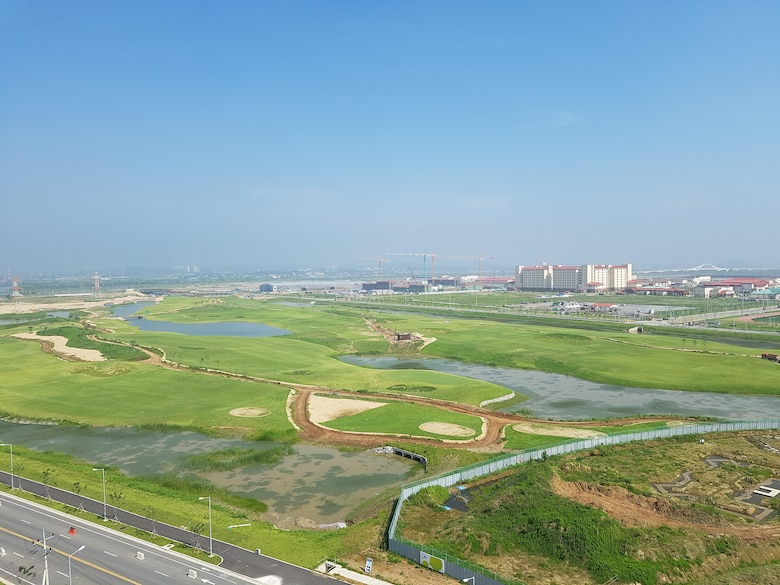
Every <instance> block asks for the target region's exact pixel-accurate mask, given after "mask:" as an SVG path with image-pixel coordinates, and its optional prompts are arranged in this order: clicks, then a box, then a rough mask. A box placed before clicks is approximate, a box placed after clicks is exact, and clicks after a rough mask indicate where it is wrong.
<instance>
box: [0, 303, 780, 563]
mask: <svg viewBox="0 0 780 585" xmlns="http://www.w3.org/2000/svg"><path fill="white" fill-rule="evenodd" d="M453 296H454V297H457V296H458V295H453ZM502 301H503V303H504V304H507V303H509V304H511V303H512V302H515V301H512V300H511V299H510V298H509V297H507V296H505V295H502V294H495V295H489V296H487V297H485V296H476V295H474V296H472V297H471V298H470V299H469V298H468V296H466V295H463V296H462V297H461V298H459V301H458V302H462V303H463V304H468V303H469V302H473V303H483V302H484V303H495V305H496V306H498V305H499V303H501V302H502ZM144 318H147V319H161V320H170V321H176V322H182V323H195V322H201V323H202V322H217V321H250V322H258V323H265V324H267V325H271V326H275V327H281V328H285V329H288V330H290V331H292V334H291V335H288V336H283V337H273V338H238V337H191V336H185V335H179V334H174V333H157V332H144V331H140V330H139V329H137V328H135V327H132V326H131V325H130V324H128V323H127V322H124V321H122V320H118V319H114V318H111V317H110V316H109V315H108V313H106V314H105V315H99V316H97V317H90V319H91V321H92V322H93V323H94V324H95V326H96V327H97V331H95V332H96V333H97V334H98V335H99V337H100V339H101V340H103V341H90V340H87V339H86V332H87V331H86V330H85V329H84V327H83V326H82V325H81V324H79V322H78V321H76V320H74V319H67V320H63V319H57V320H49V321H45V322H43V321H42V322H39V323H36V324H35V325H34V326H33V327H34V330H36V331H39V332H40V333H41V334H47V333H49V334H52V333H53V332H54V331H56V332H57V334H59V335H65V336H66V337H68V338H69V339H70V340H71V343H72V345H74V346H79V345H78V344H83V345H81V346H86V347H89V348H94V349H100V350H101V351H105V352H106V354H107V356H108V357H109V358H110V359H109V361H106V362H72V361H64V360H62V359H60V358H58V357H55V356H53V355H49V354H46V353H44V352H43V351H41V348H40V345H39V344H38V343H37V342H32V341H23V340H18V339H13V338H11V337H8V335H10V334H12V333H17V332H28V330H29V329H30V327H31V325H28V324H18V325H4V326H0V355H1V356H2V359H0V411H2V412H1V413H0V415H2V416H3V417H5V418H9V419H31V420H39V421H58V422H65V423H72V424H86V425H98V426H149V427H159V428H177V429H191V430H197V431H201V432H206V433H210V434H221V435H231V436H244V437H247V438H262V439H273V440H277V441H281V442H291V441H294V440H295V439H296V436H297V435H296V433H295V431H294V429H293V427H292V426H291V425H290V423H289V422H288V420H287V416H286V412H285V403H286V399H287V396H288V393H289V389H288V388H286V387H284V386H281V385H278V384H273V383H269V382H263V381H259V380H253V379H250V378H257V379H265V380H275V381H282V382H287V383H299V384H310V385H315V386H322V387H324V388H330V389H339V390H348V391H352V392H354V393H355V394H356V396H358V397H359V396H360V395H361V394H362V393H367V392H371V393H375V392H381V393H386V394H388V395H391V396H392V395H395V396H400V395H403V394H416V395H419V396H422V397H428V398H435V399H440V400H448V401H453V402H458V403H464V404H470V405H477V404H479V403H480V402H482V401H483V400H488V399H491V398H497V397H500V396H503V395H505V394H506V393H507V390H506V389H505V388H503V387H500V386H497V385H494V384H489V383H484V382H479V381H475V380H471V379H467V378H462V377H458V376H454V375H449V374H443V373H438V372H433V371H424V370H386V371H382V370H374V369H371V368H364V367H357V366H352V365H349V364H346V363H344V362H342V361H340V360H339V359H338V358H339V356H342V355H366V356H381V355H405V356H410V355H411V356H416V355H422V356H429V357H443V358H448V359H455V360H459V361H463V362H469V363H480V364H486V365H496V366H505V367H515V368H526V369H537V370H543V371H547V372H555V373H561V374H568V375H572V376H577V377H580V378H584V379H588V380H592V381H596V382H601V383H607V384H615V385H622V386H637V387H651V388H668V389H680V390H692V391H717V392H724V393H742V394H763V395H778V394H780V368H778V367H777V365H776V364H772V363H770V362H768V361H767V360H760V359H758V357H757V356H758V355H760V353H761V351H757V350H755V349H750V348H749V347H741V346H739V345H732V344H723V343H718V342H716V341H714V340H713V339H707V338H706V337H704V338H701V339H692V338H690V337H687V336H680V335H675V333H674V331H664V332H663V334H652V333H647V334H644V335H633V334H629V333H627V332H625V331H623V330H622V328H621V327H619V326H615V325H614V324H608V326H605V325H604V324H603V323H602V324H599V323H593V324H591V323H576V324H573V325H572V326H571V327H568V326H561V324H560V323H556V325H555V326H548V325H547V324H545V323H542V322H534V323H533V324H522V323H517V322H501V321H500V320H493V319H490V318H487V317H486V318H484V319H483V318H473V317H471V318H459V316H458V315H457V314H454V313H453V314H448V315H446V316H440V315H431V314H426V313H424V312H418V313H406V314H404V313H398V312H382V311H379V310H376V309H372V308H364V307H359V306H353V305H351V304H349V303H346V302H343V301H338V302H335V301H331V300H317V301H316V302H315V304H314V305H309V304H307V305H305V306H290V305H289V304H284V302H273V301H269V300H250V299H239V298H222V299H219V300H217V301H215V300H213V299H193V298H184V297H179V298H175V297H174V298H168V299H166V300H165V301H163V302H161V303H160V304H158V305H155V306H151V307H148V308H145V309H144ZM365 318H371V319H373V320H375V321H376V322H378V323H380V324H381V325H383V326H384V327H387V328H389V329H392V330H396V331H400V332H411V331H414V332H419V333H420V334H422V335H423V336H425V337H428V338H436V341H435V342H433V343H431V344H429V345H427V346H426V347H425V348H424V349H422V351H421V352H418V351H417V350H418V348H419V346H414V345H413V346H411V347H409V346H407V347H406V348H404V349H402V350H401V349H399V348H397V347H394V346H391V344H390V343H389V342H388V341H387V340H386V339H384V337H382V335H381V334H379V333H377V332H375V331H373V330H372V329H371V328H370V327H369V326H368V325H367V324H366V322H365ZM90 332H92V330H90ZM110 341H115V342H121V343H124V344H127V346H128V347H124V348H119V347H118V346H113V345H110V344H109V343H108V342H110ZM136 347H143V348H147V349H153V350H155V351H158V352H160V353H164V355H165V357H166V359H167V360H169V361H172V362H176V363H178V364H181V365H182V366H183V367H182V368H181V369H179V370H174V369H165V368H162V367H158V366H154V365H151V364H149V363H145V362H143V361H140V360H139V359H138V358H139V357H141V356H140V355H139V352H138V350H137V349H136ZM778 353H780V352H778ZM209 369H211V370H219V371H223V372H230V373H232V374H237V375H240V376H245V377H247V379H244V380H242V379H235V378H228V377H224V376H220V375H213V374H212V373H209V372H208V370H209ZM239 407H257V408H263V409H267V410H268V411H269V414H268V415H267V416H264V417H261V418H239V417H235V416H232V415H231V414H230V411H231V410H232V409H234V408H239ZM426 422H442V423H450V424H455V425H459V426H462V427H466V428H468V429H471V430H472V431H473V432H474V435H472V436H475V435H476V434H478V433H479V432H480V425H481V422H480V421H479V419H478V418H477V417H473V416H468V415H457V414H453V413H449V412H446V411H444V410H441V409H437V408H433V407H424V406H418V405H412V404H405V403H391V404H388V405H386V406H383V407H381V408H377V409H374V410H371V411H367V412H365V413H362V414H359V415H352V416H349V417H342V418H340V419H337V420H334V421H330V422H329V423H327V424H328V426H330V427H331V428H334V429H343V430H351V431H373V432H386V433H392V434H396V435H401V436H399V438H398V442H397V444H398V445H399V446H403V447H404V448H408V449H410V450H413V451H415V452H418V453H421V454H424V455H426V457H428V459H429V471H430V472H432V473H434V472H435V473H438V472H442V471H446V470H448V469H452V468H454V467H457V466H460V465H465V464H468V463H472V462H474V461H478V460H482V459H484V458H485V457H487V455H485V454H476V453H470V452H468V451H456V450H454V449H448V448H446V447H444V446H442V447H433V446H428V445H426V446H420V445H415V444H414V441H413V439H412V438H410V437H411V436H412V435H415V436H427V437H433V438H437V439H443V438H446V439H454V440H458V439H459V438H458V437H454V436H446V435H439V434H436V433H430V432H424V431H421V430H420V428H419V427H420V425H421V424H423V423H426ZM663 424H665V423H664V422H661V421H659V422H658V423H656V422H651V423H647V426H638V425H626V426H624V427H622V428H620V427H610V426H603V427H601V428H598V430H601V431H603V432H606V433H617V432H633V431H637V430H642V429H644V428H656V427H657V426H660V425H663ZM594 428H597V427H594ZM506 436H507V442H506V448H508V449H513V450H514V449H529V448H544V447H545V446H551V445H555V444H560V443H563V442H567V441H570V440H571V439H566V438H561V437H551V436H543V435H530V434H525V433H519V432H517V431H514V430H512V429H507V431H506ZM465 438H468V437H463V439H465ZM244 455H245V454H243V453H240V452H238V453H233V454H231V455H230V457H233V458H236V459H241V457H243V456H244ZM15 456H16V458H17V460H18V464H19V465H22V466H23V468H22V469H20V470H19V471H20V473H23V474H25V475H27V476H28V477H31V478H33V479H41V474H42V473H43V472H44V471H46V470H51V469H55V470H56V475H55V476H53V481H54V482H56V483H55V485H58V486H59V487H64V488H66V489H71V488H72V486H74V484H76V483H78V484H80V485H81V486H82V487H83V493H84V494H85V495H91V496H92V497H99V494H97V493H96V492H97V491H98V489H99V481H97V480H95V478H94V476H93V475H91V474H90V472H89V466H85V465H83V464H81V463H79V462H73V461H70V460H67V458H62V457H60V456H57V455H56V454H51V453H50V454H37V453H32V452H30V453H26V452H25V451H24V450H23V449H21V448H20V449H18V450H17V451H16V452H15ZM7 462H8V460H7V455H6V454H5V453H3V452H2V451H0V465H5V464H7ZM211 464H212V462H209V461H205V462H204V461H201V462H195V463H194V465H200V466H204V465H211ZM169 480H170V481H169V483H168V484H165V485H161V484H159V483H155V482H152V481H150V480H144V479H138V478H136V479H131V478H125V477H123V476H121V474H119V473H117V472H113V471H112V473H111V475H110V481H111V482H112V485H114V486H116V487H117V489H119V490H120V491H121V492H122V493H123V494H124V496H123V497H124V499H123V504H122V506H123V507H126V508H129V509H133V510H135V511H137V512H138V513H144V507H146V508H149V507H151V508H153V509H154V511H155V512H156V513H155V514H151V515H154V516H157V517H158V518H160V519H161V520H164V521H166V522H169V523H173V524H176V525H188V523H191V521H192V520H191V519H192V518H196V519H198V518H200V519H201V520H202V517H203V513H204V509H203V506H202V505H199V503H198V502H197V498H193V495H194V494H195V492H196V491H197V492H198V493H202V490H203V487H204V486H200V485H199V486H195V487H194V488H192V489H191V487H188V486H187V485H184V484H181V483H177V481H174V479H173V478H169ZM192 490H194V491H192ZM395 495H397V494H395ZM217 496H218V497H217ZM215 497H217V499H216V500H215V502H216V505H215V508H214V512H215V527H216V526H217V518H218V519H219V520H218V522H219V525H220V526H227V525H229V524H237V523H242V522H241V521H237V520H239V519H245V518H249V519H251V520H252V527H251V529H250V530H245V531H241V532H239V531H231V532H230V534H227V532H226V531H225V530H224V529H222V528H220V529H218V530H219V531H215V534H214V536H215V537H218V538H224V539H227V538H229V539H230V540H231V542H235V543H237V544H239V545H241V546H246V547H247V548H250V549H252V548H256V547H257V546H262V549H263V552H264V553H267V554H269V555H272V556H277V557H279V558H282V559H284V560H287V561H291V562H295V563H299V564H302V565H304V566H312V565H313V564H315V563H316V561H318V560H320V559H321V558H323V557H325V556H331V557H335V558H338V556H339V555H342V554H345V553H348V552H354V551H355V550H361V547H364V546H365V543H366V542H369V541H371V542H373V540H375V539H376V534H377V533H379V532H381V530H380V528H379V526H380V525H381V524H382V522H384V520H385V519H386V512H387V509H388V507H387V503H388V502H389V501H390V500H391V499H392V498H393V497H394V495H392V494H391V495H390V496H386V497H384V499H381V501H380V502H379V503H370V504H369V507H370V506H375V507H376V508H375V509H374V510H373V511H372V512H370V513H369V512H365V513H364V514H363V515H362V516H361V518H360V519H361V520H362V522H359V523H357V524H356V525H355V526H351V527H350V528H349V529H347V530H346V531H339V532H338V533H320V532H315V533H311V532H304V531H292V532H289V533H287V532H284V531H277V530H274V529H273V527H271V526H270V525H268V524H265V523H263V522H261V521H260V520H259V516H258V515H257V514H258V513H257V511H253V510H251V507H249V506H248V505H244V504H242V503H241V502H238V501H235V500H233V499H231V497H230V496H229V494H216V492H215ZM193 500H194V501H193ZM200 504H202V503H200Z"/></svg>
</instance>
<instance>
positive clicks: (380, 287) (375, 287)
mask: <svg viewBox="0 0 780 585" xmlns="http://www.w3.org/2000/svg"><path fill="white" fill-rule="evenodd" d="M392 289H393V285H392V283H391V282H390V281H389V280H378V281H377V282H364V283H363V284H362V285H361V290H363V291H364V292H375V291H388V290H392Z"/></svg>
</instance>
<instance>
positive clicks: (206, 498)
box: [198, 496, 214, 557]
mask: <svg viewBox="0 0 780 585" xmlns="http://www.w3.org/2000/svg"><path fill="white" fill-rule="evenodd" d="M198 499H199V500H208V502H209V556H210V557H213V556H214V539H213V538H212V536H211V496H201V497H199V498H198Z"/></svg>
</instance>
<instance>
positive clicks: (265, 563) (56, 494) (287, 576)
mask: <svg viewBox="0 0 780 585" xmlns="http://www.w3.org/2000/svg"><path fill="white" fill-rule="evenodd" d="M13 480H14V487H15V488H17V489H18V488H21V489H22V490H23V491H25V492H28V493H30V494H35V495H38V496H41V497H43V498H49V499H51V500H54V501H56V502H60V503H62V504H66V505H68V506H72V507H73V508H74V509H78V508H79V507H81V509H83V510H84V511H85V512H89V513H92V514H95V515H96V516H97V517H98V518H102V517H103V510H104V503H103V502H101V501H97V500H93V499H90V498H86V497H83V496H79V495H77V494H74V493H72V492H69V491H66V490H61V489H59V488H56V487H52V486H46V485H45V484H43V483H40V482H36V481H33V480H30V479H27V478H22V477H19V476H18V475H14V476H13ZM0 482H2V483H4V484H5V485H7V486H9V487H10V485H11V474H10V473H8V472H4V471H0ZM106 515H107V516H108V518H109V519H110V520H113V521H115V522H119V523H121V524H125V525H127V526H132V527H135V528H139V529H140V530H144V531H146V532H149V533H151V532H152V531H155V532H156V533H157V534H158V535H160V536H161V537H163V538H167V539H169V540H172V541H175V542H179V543H182V544H184V545H187V546H191V547H193V548H200V549H201V550H208V548H209V538H208V535H206V536H205V537H204V536H203V535H198V534H195V533H194V532H190V531H189V530H185V529H183V528H177V527H176V526H170V525H169V524H164V523H161V522H157V521H155V520H153V519H151V518H147V517H145V516H139V515H138V514H133V513H132V512H128V511H126V510H122V509H120V508H116V507H114V506H111V505H108V506H106ZM212 546H213V552H214V554H215V555H219V556H220V557H221V558H222V563H220V565H219V566H220V567H222V568H225V569H227V570H229V571H233V572H234V573H238V574H240V575H245V576H247V577H250V578H253V579H260V578H261V577H265V576H268V575H275V576H278V577H280V578H281V580H282V583H283V584H284V585H287V584H290V585H332V584H333V583H344V581H341V580H339V579H335V578H333V577H330V576H325V575H321V574H320V573H316V572H314V571H310V570H309V569H305V568H303V567H298V566H296V565H292V564H290V563H285V562H284V561H280V560H278V559H274V558H271V557H268V556H265V555H262V554H258V553H257V551H249V550H247V549H245V548H241V547H238V546H235V545H233V544H230V543H227V542H223V541H221V540H216V539H214V540H213V544H212Z"/></svg>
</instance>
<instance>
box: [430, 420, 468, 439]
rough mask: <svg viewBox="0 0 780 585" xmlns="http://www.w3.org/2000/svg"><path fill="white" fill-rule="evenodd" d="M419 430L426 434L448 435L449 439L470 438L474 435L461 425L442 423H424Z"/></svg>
mask: <svg viewBox="0 0 780 585" xmlns="http://www.w3.org/2000/svg"><path fill="white" fill-rule="evenodd" d="M419 429H420V430H421V431H425V432H426V433H434V434H437V435H449V436H451V437H470V436H471V435H473V434H474V431H473V429H470V428H468V427H464V426H463V425H456V424H453V423H443V422H426V423H423V424H421V425H420V426H419Z"/></svg>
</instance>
